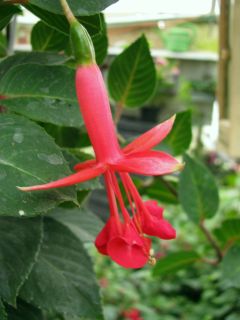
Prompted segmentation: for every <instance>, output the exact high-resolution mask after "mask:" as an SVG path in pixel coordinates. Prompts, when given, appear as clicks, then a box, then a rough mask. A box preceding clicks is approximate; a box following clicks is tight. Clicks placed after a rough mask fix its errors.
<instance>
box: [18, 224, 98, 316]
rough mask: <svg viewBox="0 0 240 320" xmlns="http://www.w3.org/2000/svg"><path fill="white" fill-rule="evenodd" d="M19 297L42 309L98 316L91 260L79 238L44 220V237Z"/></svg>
mask: <svg viewBox="0 0 240 320" xmlns="http://www.w3.org/2000/svg"><path fill="white" fill-rule="evenodd" d="M20 296H21V297H22V298H23V299H24V300H26V301H28V302H29V303H31V304H33V305H36V306H38V307H40V308H42V309H45V310H50V311H55V312H59V313H64V314H69V315H76V316H79V317H81V316H82V317H86V318H90V319H94V320H95V319H102V316H101V306H100V297H99V290H98V287H97V284H96V280H95V276H94V273H93V269H92V263H91V261H90V259H89V257H88V255H87V254H86V252H85V250H84V248H83V246H82V243H81V241H80V240H79V239H78V238H76V237H75V235H73V233H72V232H71V231H69V230H68V228H67V227H65V226H63V225H62V224H60V223H58V222H57V221H54V220H52V219H49V218H48V219H46V218H45V219H44V238H43V243H42V247H41V251H40V254H39V258H38V261H37V263H36V264H35V266H34V268H33V270H32V272H31V274H30V276H29V278H28V280H27V281H26V282H25V284H24V286H23V288H22V290H21V292H20Z"/></svg>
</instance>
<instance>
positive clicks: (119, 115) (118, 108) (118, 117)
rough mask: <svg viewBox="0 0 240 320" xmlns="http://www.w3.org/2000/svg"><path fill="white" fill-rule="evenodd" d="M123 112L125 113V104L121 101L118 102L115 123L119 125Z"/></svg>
mask: <svg viewBox="0 0 240 320" xmlns="http://www.w3.org/2000/svg"><path fill="white" fill-rule="evenodd" d="M122 113H123V105H122V104H121V103H117V104H116V112H115V116H114V123H115V125H117V124H118V122H119V120H120V119H121V116H122Z"/></svg>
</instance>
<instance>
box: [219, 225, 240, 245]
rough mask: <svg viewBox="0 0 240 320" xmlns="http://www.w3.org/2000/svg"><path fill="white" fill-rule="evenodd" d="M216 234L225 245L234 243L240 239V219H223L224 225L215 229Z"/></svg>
mask: <svg viewBox="0 0 240 320" xmlns="http://www.w3.org/2000/svg"><path fill="white" fill-rule="evenodd" d="M214 234H215V236H216V237H217V238H218V240H219V241H220V242H221V243H222V244H223V245H233V244H234V243H235V242H236V241H239V240H240V220H239V219H229V220H225V221H223V223H222V225H221V226H220V227H219V228H218V229H215V230H214Z"/></svg>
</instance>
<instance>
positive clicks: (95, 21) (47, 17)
mask: <svg viewBox="0 0 240 320" xmlns="http://www.w3.org/2000/svg"><path fill="white" fill-rule="evenodd" d="M25 7H26V8H27V9H28V10H29V11H31V12H32V13H33V14H35V15H36V16H37V17H38V18H40V19H41V20H42V21H44V22H45V23H46V24H47V25H48V26H50V27H52V28H54V29H55V30H57V31H60V32H62V33H63V34H65V35H67V36H68V35H69V22H68V21H67V19H66V17H65V16H64V15H62V14H55V13H52V12H49V11H46V10H43V9H41V8H39V7H37V6H34V5H31V4H27V5H25ZM76 18H77V20H78V21H79V22H80V23H81V24H82V25H83V26H84V27H85V28H86V29H87V31H88V33H89V34H90V35H91V36H94V35H96V34H98V33H99V32H101V31H102V29H103V21H104V17H103V14H95V15H92V16H83V17H80V16H78V17H76Z"/></svg>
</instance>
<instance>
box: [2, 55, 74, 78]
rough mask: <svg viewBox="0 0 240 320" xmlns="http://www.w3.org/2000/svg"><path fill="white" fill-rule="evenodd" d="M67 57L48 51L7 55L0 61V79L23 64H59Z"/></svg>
mask: <svg viewBox="0 0 240 320" xmlns="http://www.w3.org/2000/svg"><path fill="white" fill-rule="evenodd" d="M67 59H69V58H67V57H65V56H64V55H58V54H55V53H49V52H48V53H46V52H21V53H17V54H15V55H13V56H10V57H7V58H5V59H4V60H2V61H1V62H0V79H1V78H2V77H3V76H4V75H5V74H6V73H7V72H9V70H10V69H11V68H14V67H16V66H18V65H21V64H26V63H37V64H45V65H58V64H63V63H64V62H66V61H67Z"/></svg>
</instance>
